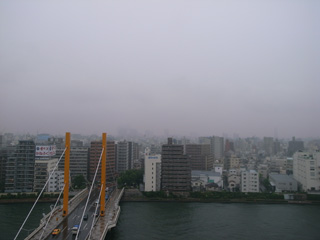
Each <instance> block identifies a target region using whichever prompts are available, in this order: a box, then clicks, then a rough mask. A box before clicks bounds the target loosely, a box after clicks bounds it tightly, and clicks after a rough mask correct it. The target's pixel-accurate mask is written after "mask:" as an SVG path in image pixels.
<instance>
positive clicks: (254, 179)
mask: <svg viewBox="0 0 320 240" xmlns="http://www.w3.org/2000/svg"><path fill="white" fill-rule="evenodd" d="M241 192H259V174H258V173H257V172H256V171H255V170H249V171H243V172H242V173H241Z"/></svg>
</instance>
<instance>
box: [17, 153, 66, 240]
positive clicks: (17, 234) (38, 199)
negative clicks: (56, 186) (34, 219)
mask: <svg viewBox="0 0 320 240" xmlns="http://www.w3.org/2000/svg"><path fill="white" fill-rule="evenodd" d="M66 150H67V148H65V149H64V151H63V153H62V154H61V156H60V159H59V161H58V162H57V164H56V165H55V167H54V168H53V171H52V172H51V173H50V175H49V178H48V180H47V182H46V184H45V185H44V186H43V188H42V190H41V192H40V193H39V195H38V197H37V199H36V201H35V202H34V204H33V206H32V208H31V210H30V211H29V213H28V215H27V217H26V219H25V220H24V222H23V223H22V226H21V227H20V229H19V231H18V233H17V235H16V236H15V237H14V240H16V239H17V237H18V236H19V234H20V232H21V230H22V228H23V226H24V224H25V223H26V222H27V220H28V218H29V216H30V214H31V212H32V210H33V208H34V207H35V206H36V204H37V202H38V200H39V198H40V197H41V195H42V193H43V191H44V189H45V188H46V186H47V184H48V182H49V180H50V178H51V177H52V175H53V173H54V172H55V170H56V168H57V166H58V164H59V162H60V160H61V158H62V156H63V155H64V153H65V151H66Z"/></svg>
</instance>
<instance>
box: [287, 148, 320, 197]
mask: <svg viewBox="0 0 320 240" xmlns="http://www.w3.org/2000/svg"><path fill="white" fill-rule="evenodd" d="M319 166H320V152H318V151H317V152H314V153H309V152H302V151H301V152H300V151H299V152H296V153H295V154H294V155H293V177H294V179H296V180H297V181H298V182H299V183H300V184H301V187H302V190H303V191H309V190H311V191H314V190H315V191H319V190H320V171H319Z"/></svg>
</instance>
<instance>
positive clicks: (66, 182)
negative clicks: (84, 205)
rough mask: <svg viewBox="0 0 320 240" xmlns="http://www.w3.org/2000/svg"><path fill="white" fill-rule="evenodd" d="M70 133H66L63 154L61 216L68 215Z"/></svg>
mask: <svg viewBox="0 0 320 240" xmlns="http://www.w3.org/2000/svg"><path fill="white" fill-rule="evenodd" d="M70 147H71V144H70V133H69V132H67V133H66V151H65V155H64V190H63V212H62V216H66V215H68V202H69V175H70V172H69V166H70Z"/></svg>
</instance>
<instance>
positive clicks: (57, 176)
mask: <svg viewBox="0 0 320 240" xmlns="http://www.w3.org/2000/svg"><path fill="white" fill-rule="evenodd" d="M50 174H51V172H50ZM63 185H64V172H63V171H55V172H54V173H53V175H52V176H51V178H50V180H49V183H48V192H60V191H61V190H62V189H63Z"/></svg>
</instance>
